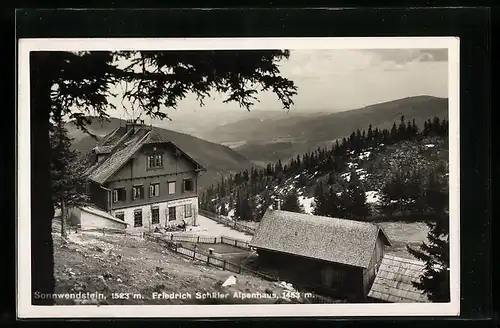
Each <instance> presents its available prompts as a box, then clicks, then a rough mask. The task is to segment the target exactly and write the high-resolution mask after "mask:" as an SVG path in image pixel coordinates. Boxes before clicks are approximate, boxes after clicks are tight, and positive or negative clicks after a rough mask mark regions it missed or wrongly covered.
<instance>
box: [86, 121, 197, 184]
mask: <svg viewBox="0 0 500 328" xmlns="http://www.w3.org/2000/svg"><path fill="white" fill-rule="evenodd" d="M118 132H119V130H116V131H114V132H112V133H110V134H109V135H108V136H107V137H106V138H105V140H104V142H103V143H101V144H100V146H99V145H98V146H97V147H96V148H95V149H94V154H97V153H99V154H101V155H104V158H103V159H102V160H99V162H98V163H95V162H94V163H93V164H91V165H90V167H89V169H88V170H87V173H88V174H89V179H90V180H92V181H94V182H96V183H99V184H103V183H105V182H106V181H108V180H109V179H110V178H111V177H113V176H115V175H116V174H120V175H121V174H123V172H126V170H127V166H128V168H129V170H130V169H131V168H132V167H133V166H134V165H135V164H134V163H137V162H138V161H137V159H139V160H140V157H141V156H140V153H138V152H139V150H141V149H142V148H143V147H144V146H146V145H151V146H152V147H156V146H160V145H163V146H165V147H167V146H168V147H170V148H171V149H174V150H175V152H176V153H180V154H181V157H183V158H184V159H187V160H188V161H189V162H191V163H192V164H193V166H194V167H195V169H196V170H205V169H204V168H203V166H202V165H201V164H199V163H198V162H197V161H195V160H194V159H193V158H192V157H190V156H189V155H188V154H186V153H185V152H183V151H182V150H180V149H179V148H178V147H177V146H175V145H174V144H173V143H172V142H170V141H168V140H165V139H163V138H162V137H161V136H159V135H158V134H157V133H156V132H155V131H154V130H151V129H149V128H147V127H143V126H139V127H135V128H133V129H131V130H130V129H129V130H126V131H124V133H123V134H121V133H118ZM111 139H113V142H111ZM114 139H116V140H114ZM108 144H109V145H108ZM106 147H107V148H106ZM103 149H104V150H103ZM108 152H109V153H108ZM184 164H185V163H184ZM137 165H140V164H137Z"/></svg>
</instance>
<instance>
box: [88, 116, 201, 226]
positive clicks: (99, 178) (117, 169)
mask: <svg viewBox="0 0 500 328" xmlns="http://www.w3.org/2000/svg"><path fill="white" fill-rule="evenodd" d="M89 164H90V165H89V168H88V170H87V173H88V175H89V185H88V190H87V192H88V193H89V195H90V197H91V200H92V202H93V204H94V206H96V207H98V208H99V209H101V210H103V211H106V212H108V213H110V214H111V215H113V216H114V217H116V218H117V219H119V220H122V221H124V222H125V223H127V226H128V227H129V228H146V229H154V228H155V227H167V226H176V225H182V224H183V223H184V222H185V223H186V224H188V225H196V218H197V215H198V191H197V190H198V176H199V174H200V172H203V171H205V169H204V167H203V166H202V165H201V164H200V163H199V162H197V161H196V160H194V159H193V158H192V157H190V156H189V155H188V154H186V153H185V152H184V151H182V150H181V149H179V147H177V146H176V145H175V144H173V143H172V142H170V141H168V140H165V139H164V138H163V137H162V136H161V135H160V133H158V132H157V131H155V130H154V129H153V128H152V127H148V126H144V125H141V124H135V123H133V122H129V123H128V124H127V125H126V126H125V127H120V128H118V129H116V130H114V131H113V132H111V133H110V134H108V135H107V136H106V137H104V138H103V140H102V141H101V142H100V143H99V144H98V145H97V146H96V147H95V148H94V149H93V151H92V154H90V156H89Z"/></svg>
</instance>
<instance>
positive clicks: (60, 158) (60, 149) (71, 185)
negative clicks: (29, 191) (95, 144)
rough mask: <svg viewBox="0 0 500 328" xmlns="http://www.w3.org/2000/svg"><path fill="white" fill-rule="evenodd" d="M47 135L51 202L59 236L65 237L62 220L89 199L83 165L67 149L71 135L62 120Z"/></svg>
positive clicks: (68, 148)
mask: <svg viewBox="0 0 500 328" xmlns="http://www.w3.org/2000/svg"><path fill="white" fill-rule="evenodd" d="M49 138H50V146H51V152H50V173H51V174H50V178H51V181H52V203H53V204H54V206H56V207H59V208H60V210H61V235H62V236H66V221H67V215H68V211H69V209H70V208H73V207H76V206H82V205H85V204H86V203H87V202H88V201H89V197H88V196H87V194H86V192H85V190H86V184H87V177H86V176H85V175H84V171H85V170H84V167H83V164H82V163H81V162H79V161H78V154H77V152H76V151H75V150H73V149H72V148H71V140H72V139H71V138H70V137H69V136H68V134H67V130H66V128H65V127H64V122H63V121H62V119H60V118H58V119H57V122H55V124H54V125H53V126H52V128H51V130H50V131H49Z"/></svg>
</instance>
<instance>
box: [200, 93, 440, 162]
mask: <svg viewBox="0 0 500 328" xmlns="http://www.w3.org/2000/svg"><path fill="white" fill-rule="evenodd" d="M401 115H404V116H405V117H406V118H407V119H413V118H414V119H415V121H416V123H417V124H418V125H419V126H421V127H422V126H423V121H424V120H427V119H428V118H430V117H433V116H439V117H441V118H446V117H447V116H448V100H447V99H442V98H435V97H430V96H419V97H409V98H403V99H399V100H395V101H391V102H386V103H380V104H374V105H371V106H367V107H364V108H361V109H356V110H349V111H344V112H339V113H333V114H318V115H301V116H300V115H296V114H292V115H288V116H286V115H280V116H277V115H275V116H273V117H269V118H267V119H264V120H262V121H261V120H260V119H258V118H251V119H248V120H241V121H237V122H233V123H229V124H226V125H223V126H220V127H217V130H214V131H213V132H212V133H211V134H207V135H206V138H208V139H210V140H213V141H215V142H220V143H224V142H232V143H236V142H240V141H246V144H244V145H239V146H236V147H235V148H234V149H235V150H236V151H238V152H239V153H241V154H243V155H244V156H245V157H246V158H249V159H250V160H252V161H254V162H256V163H259V164H260V163H265V162H269V161H273V162H274V161H276V158H277V157H280V158H281V159H282V160H284V159H289V158H290V157H292V156H295V155H296V154H300V153H304V152H307V151H309V150H311V149H315V148H317V147H318V146H323V145H325V144H328V143H330V142H332V141H334V140H336V139H338V138H342V137H345V136H348V135H349V134H350V133H351V132H352V131H354V130H356V129H360V130H362V129H367V128H368V125H370V124H372V125H373V127H379V128H390V127H391V126H392V123H393V122H394V121H396V122H399V119H400V117H401ZM204 136H205V135H204Z"/></svg>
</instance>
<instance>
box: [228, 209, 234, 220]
mask: <svg viewBox="0 0 500 328" xmlns="http://www.w3.org/2000/svg"><path fill="white" fill-rule="evenodd" d="M227 216H228V217H230V218H233V217H234V209H232V210H230V211H229V212H228V213H227Z"/></svg>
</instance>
